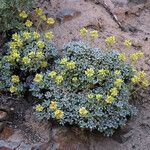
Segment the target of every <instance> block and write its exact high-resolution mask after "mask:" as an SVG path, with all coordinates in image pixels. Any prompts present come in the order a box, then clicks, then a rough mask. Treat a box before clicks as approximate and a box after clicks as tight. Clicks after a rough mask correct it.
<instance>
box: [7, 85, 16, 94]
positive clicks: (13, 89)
mask: <svg viewBox="0 0 150 150" xmlns="http://www.w3.org/2000/svg"><path fill="white" fill-rule="evenodd" d="M9 90H10V92H11V93H15V92H16V91H17V87H15V86H11V87H10V89H9Z"/></svg>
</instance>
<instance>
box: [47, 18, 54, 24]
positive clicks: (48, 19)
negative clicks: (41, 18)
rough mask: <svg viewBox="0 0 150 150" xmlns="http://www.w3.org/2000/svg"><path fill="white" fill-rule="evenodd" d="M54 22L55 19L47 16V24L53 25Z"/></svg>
mask: <svg viewBox="0 0 150 150" xmlns="http://www.w3.org/2000/svg"><path fill="white" fill-rule="evenodd" d="M54 23H55V20H54V19H53V18H51V17H50V18H47V24H49V25H53V24H54Z"/></svg>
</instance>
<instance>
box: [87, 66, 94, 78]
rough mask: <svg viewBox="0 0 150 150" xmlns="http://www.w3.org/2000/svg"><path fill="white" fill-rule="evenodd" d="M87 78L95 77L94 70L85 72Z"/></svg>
mask: <svg viewBox="0 0 150 150" xmlns="http://www.w3.org/2000/svg"><path fill="white" fill-rule="evenodd" d="M85 74H86V76H87V77H92V76H93V75H94V69H92V68H89V69H87V70H86V71H85Z"/></svg>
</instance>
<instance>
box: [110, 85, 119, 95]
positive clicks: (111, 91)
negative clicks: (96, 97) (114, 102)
mask: <svg viewBox="0 0 150 150" xmlns="http://www.w3.org/2000/svg"><path fill="white" fill-rule="evenodd" d="M110 93H111V96H117V95H118V90H117V88H116V87H114V88H112V89H111V90H110Z"/></svg>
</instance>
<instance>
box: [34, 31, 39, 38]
mask: <svg viewBox="0 0 150 150" xmlns="http://www.w3.org/2000/svg"><path fill="white" fill-rule="evenodd" d="M33 38H34V39H38V38H40V34H39V33H38V32H35V31H34V32H33Z"/></svg>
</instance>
